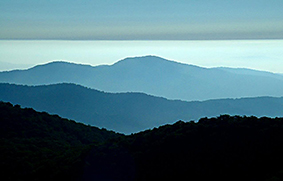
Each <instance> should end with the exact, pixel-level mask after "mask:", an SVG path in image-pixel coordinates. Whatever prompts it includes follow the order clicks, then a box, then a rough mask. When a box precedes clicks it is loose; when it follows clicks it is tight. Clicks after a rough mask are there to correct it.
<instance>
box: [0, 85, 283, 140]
mask: <svg viewBox="0 0 283 181" xmlns="http://www.w3.org/2000/svg"><path fill="white" fill-rule="evenodd" d="M0 100H1V101H5V102H11V103H12V104H19V105H21V106H23V107H31V108H34V109H35V110H37V111H46V112H48V113H51V114H58V115H60V116H62V117H65V118H69V119H73V120H76V121H78V122H82V123H85V124H89V125H94V126H98V127H100V128H106V129H110V130H114V131H117V132H121V133H126V134H130V133H133V132H139V131H141V130H145V129H150V128H153V127H157V126H160V125H164V124H168V123H174V122H176V121H178V120H183V121H191V120H194V121H197V120H198V119H199V118H201V117H212V116H218V115H220V114H230V115H253V116H270V117H277V116H283V97H280V98H275V97H255V98H241V99H219V100H208V101H190V102H187V101H180V100H168V99H165V98H161V97H155V96H151V95H147V94H144V93H106V92H102V91H98V90H94V89H90V88H86V87H83V86H80V85H75V84H67V83H63V84H54V85H41V86H23V85H14V84H7V83H1V84H0Z"/></svg>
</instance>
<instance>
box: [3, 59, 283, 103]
mask: <svg viewBox="0 0 283 181" xmlns="http://www.w3.org/2000/svg"><path fill="white" fill-rule="evenodd" d="M0 82H2V83H15V84H25V85H43V84H55V83H63V82H64V83H75V84H80V85H83V86H86V87H89V88H93V89H97V90H102V91H106V92H116V93H117V92H142V93H146V94H150V95H154V96H161V97H165V98H168V99H181V100H187V101H191V100H208V99H221V98H240V97H257V96H276V97H278V96H283V76H282V75H281V74H273V73H270V72H262V71H255V70H249V69H231V68H210V69H208V68H202V67H197V66H194V65H188V64H182V63H177V62H174V61H169V60H166V59H163V58H160V57H155V56H145V57H135V58H126V59H124V60H121V61H118V62H117V63H115V64H113V65H101V66H96V67H92V66H89V65H79V64H73V63H66V62H52V63H48V64H44V65H38V66H35V67H33V68H31V69H27V70H14V71H7V72H0Z"/></svg>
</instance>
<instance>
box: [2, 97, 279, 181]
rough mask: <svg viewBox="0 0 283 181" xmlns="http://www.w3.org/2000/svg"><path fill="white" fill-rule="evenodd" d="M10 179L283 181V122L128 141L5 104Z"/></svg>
mask: <svg viewBox="0 0 283 181" xmlns="http://www.w3.org/2000/svg"><path fill="white" fill-rule="evenodd" d="M0 123H1V127H0V136H1V139H0V153H1V154H0V158H1V162H0V167H1V176H2V177H3V178H5V180H23V181H25V180H27V181H33V180H46V181H47V180H50V181H51V180H52V181H54V180H85V181H87V180H168V179H169V180H214V179H215V180H221V181H222V180H223V181H224V180H225V181H226V180H233V181H234V180H235V181H236V180H257V181H264V180H265V181H271V180H282V179H283V174H282V173H283V167H282V162H283V155H282V152H283V143H282V139H283V119H282V118H275V119H271V118H267V117H264V118H260V119H258V118H256V117H239V116H233V117H231V116H228V115H223V116H220V117H217V118H211V119H206V118H203V119H200V120H199V122H197V123H195V122H187V123H185V122H182V121H179V122H176V123H175V124H173V125H164V126H162V127H159V128H157V129H153V130H147V131H144V132H140V133H137V134H133V135H130V136H124V135H118V134H115V133H113V132H109V131H106V130H100V129H98V128H95V127H91V126H86V125H83V124H78V123H75V122H74V121H69V120H66V119H62V118H60V117H58V116H51V115H49V114H47V113H39V112H36V111H34V110H32V109H30V108H26V109H22V108H20V106H17V105H16V106H13V105H12V104H10V103H2V102H0Z"/></svg>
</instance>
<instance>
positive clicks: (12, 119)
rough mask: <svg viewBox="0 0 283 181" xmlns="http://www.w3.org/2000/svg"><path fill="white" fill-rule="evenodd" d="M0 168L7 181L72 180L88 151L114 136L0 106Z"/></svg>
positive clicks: (50, 116) (10, 107)
mask: <svg viewBox="0 0 283 181" xmlns="http://www.w3.org/2000/svg"><path fill="white" fill-rule="evenodd" d="M0 124H1V126H0V160H1V162H0V164H1V165H0V167H1V173H2V174H1V175H2V176H3V178H6V179H7V180H60V179H62V180H65V179H69V180H76V179H77V178H78V177H79V176H80V175H81V174H82V171H83V166H84V162H83V158H84V157H85V154H87V153H88V150H89V149H90V148H91V147H92V146H95V145H99V144H101V143H103V142H104V141H106V140H108V139H109V138H113V137H117V136H119V135H118V134H115V133H114V132H110V131H107V130H105V129H98V128H95V127H91V126H86V125H83V124H81V123H76V122H74V121H70V120H67V119H62V118H60V117H59V116H57V115H49V114H47V113H45V112H42V113H39V112H36V111H34V110H33V109H30V108H25V109H22V108H20V106H19V105H15V106H13V105H12V104H10V103H3V102H0Z"/></svg>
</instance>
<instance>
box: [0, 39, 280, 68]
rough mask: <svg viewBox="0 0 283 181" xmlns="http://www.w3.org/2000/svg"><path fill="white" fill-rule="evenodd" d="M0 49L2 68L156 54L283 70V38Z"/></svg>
mask: <svg viewBox="0 0 283 181" xmlns="http://www.w3.org/2000/svg"><path fill="white" fill-rule="evenodd" d="M0 50H1V51H0V71H1V70H2V71H4V70H10V69H23V68H25V69H26V68H30V67H32V66H35V65H38V64H45V63H47V62H51V61H67V62H73V63H81V64H88V65H93V66H96V65H102V64H103V65H105V64H107V65H111V64H113V63H115V62H117V61H119V60H121V59H124V58H126V57H137V56H145V55H155V56H160V57H163V58H166V59H169V60H173V61H177V62H182V63H186V64H193V65H197V66H201V67H207V68H210V67H221V66H222V67H234V68H250V69H256V70H264V71H270V72H274V73H283V52H282V50H283V40H208V41H205V40H194V41H192V40H190V41H67V40H13V41H11V40H0Z"/></svg>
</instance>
